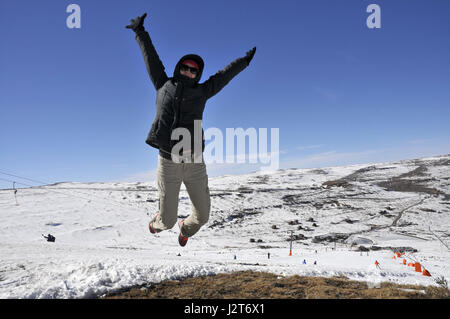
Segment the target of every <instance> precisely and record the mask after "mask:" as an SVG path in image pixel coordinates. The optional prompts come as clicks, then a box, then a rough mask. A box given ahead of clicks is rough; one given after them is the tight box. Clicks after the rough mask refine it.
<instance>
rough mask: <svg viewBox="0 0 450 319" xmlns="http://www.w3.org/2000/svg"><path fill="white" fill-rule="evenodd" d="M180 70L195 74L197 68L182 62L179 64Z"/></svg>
mask: <svg viewBox="0 0 450 319" xmlns="http://www.w3.org/2000/svg"><path fill="white" fill-rule="evenodd" d="M180 70H181V71H189V72H191V73H192V74H197V73H198V69H196V68H192V67H190V66H189V65H186V64H182V65H181V66H180Z"/></svg>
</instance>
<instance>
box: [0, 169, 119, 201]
mask: <svg viewBox="0 0 450 319" xmlns="http://www.w3.org/2000/svg"><path fill="white" fill-rule="evenodd" d="M0 174H4V175H8V176H12V177H17V178H20V179H23V180H27V181H30V182H33V183H37V184H42V185H39V186H47V187H51V185H50V184H51V183H47V182H43V181H38V180H35V179H31V178H27V177H23V176H19V175H15V174H10V173H5V172H3V171H0ZM32 187H34V186H32ZM66 189H70V190H71V191H72V192H74V193H79V194H82V195H87V196H90V197H96V198H98V199H101V200H107V201H111V199H109V198H108V199H107V198H105V197H102V196H98V195H94V194H90V193H85V192H81V191H79V190H76V189H72V188H66ZM100 190H101V189H100ZM112 201H114V200H112ZM114 202H116V203H117V204H118V205H122V203H119V202H117V201H114Z"/></svg>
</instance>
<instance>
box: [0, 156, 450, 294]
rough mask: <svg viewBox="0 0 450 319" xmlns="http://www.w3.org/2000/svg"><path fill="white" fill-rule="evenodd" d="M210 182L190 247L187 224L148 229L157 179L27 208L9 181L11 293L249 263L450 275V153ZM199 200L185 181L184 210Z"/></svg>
mask: <svg viewBox="0 0 450 319" xmlns="http://www.w3.org/2000/svg"><path fill="white" fill-rule="evenodd" d="M209 185H210V190H211V196H212V209H211V217H210V220H209V222H208V224H207V225H206V226H205V227H204V228H202V230H201V231H200V232H199V233H198V234H197V235H196V236H194V237H192V238H191V239H190V240H189V242H188V245H187V246H186V247H183V248H182V247H180V246H179V245H178V241H177V236H178V228H177V227H176V226H175V227H174V228H173V229H172V230H169V231H166V232H162V233H160V234H158V235H156V236H155V235H152V234H150V233H149V232H148V228H147V226H148V222H149V220H150V218H151V217H152V216H153V214H154V213H155V212H156V210H157V207H158V197H157V196H158V193H157V189H156V183H155V182H151V183H88V184H82V183H61V184H56V185H49V186H42V187H34V188H27V189H19V190H18V192H17V201H18V205H17V204H16V201H15V198H14V192H13V190H11V189H10V190H0V214H1V223H0V256H1V258H0V298H89V297H96V296H100V295H102V294H104V293H106V292H109V291H113V290H116V289H119V288H122V287H127V286H132V285H139V284H144V283H149V282H154V283H156V282H160V281H162V280H165V279H180V278H184V277H188V276H202V275H210V274H216V273H221V272H233V271H237V270H249V269H251V270H255V271H266V272H273V273H276V274H280V275H293V274H297V275H305V276H327V277H330V276H336V275H344V276H346V277H348V278H350V279H355V280H360V281H367V282H370V283H371V284H373V285H377V284H378V283H380V282H383V281H390V282H395V283H402V284H403V283H405V284H421V285H437V284H436V282H435V279H436V278H439V277H444V278H445V279H447V281H449V280H450V270H449V265H450V252H449V250H448V248H446V246H450V245H449V240H448V238H449V236H450V227H449V226H450V195H449V194H450V155H446V156H440V157H434V158H424V159H419V160H408V161H400V162H396V163H380V164H376V165H352V166H347V167H330V168H320V169H285V170H278V171H276V172H270V173H269V172H255V173H252V174H246V175H239V176H221V177H215V178H211V179H210V184H209ZM190 209H191V207H190V201H189V197H188V195H187V192H186V191H185V188H184V186H183V187H182V191H181V193H180V205H179V216H180V217H185V216H188V215H189V213H190ZM42 234H44V235H47V234H52V235H54V236H55V237H56V242H54V243H50V242H47V241H46V240H45V239H44V238H43V237H42ZM291 235H293V236H294V239H295V240H294V241H293V251H292V256H289V244H290V243H289V238H290V237H291ZM363 247H365V248H367V250H368V251H361V250H364V249H363ZM390 247H392V249H396V248H397V249H407V253H406V257H407V258H406V259H407V261H408V262H410V261H419V262H420V263H421V264H422V265H423V267H425V268H426V269H427V270H428V271H429V272H430V273H431V275H432V277H426V276H423V275H422V274H421V273H418V272H415V271H414V269H413V268H412V267H408V266H405V265H403V264H402V263H401V260H399V259H392V256H393V252H392V250H391V249H390ZM268 254H270V259H269V258H268V257H269V255H268ZM304 260H305V261H306V264H304V263H303V261H304ZM375 261H378V262H379V265H380V268H377V267H376V266H375ZM314 262H316V265H314Z"/></svg>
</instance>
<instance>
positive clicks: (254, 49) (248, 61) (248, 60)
mask: <svg viewBox="0 0 450 319" xmlns="http://www.w3.org/2000/svg"><path fill="white" fill-rule="evenodd" d="M255 52H256V47H253V49H251V50H250V51H247V54H246V55H245V57H246V58H247V64H250V61H251V60H252V59H253V56H254V55H255Z"/></svg>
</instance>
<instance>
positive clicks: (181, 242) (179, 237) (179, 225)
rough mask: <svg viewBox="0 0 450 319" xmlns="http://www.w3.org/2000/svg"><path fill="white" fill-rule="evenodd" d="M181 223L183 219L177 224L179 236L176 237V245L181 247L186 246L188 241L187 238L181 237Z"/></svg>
mask: <svg viewBox="0 0 450 319" xmlns="http://www.w3.org/2000/svg"><path fill="white" fill-rule="evenodd" d="M183 222H184V219H182V220H180V221H179V222H178V227H180V235H178V243H179V244H180V246H181V247H184V246H186V244H187V241H188V239H189V237H187V236H183V234H182V233H181V226H182V224H183Z"/></svg>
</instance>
